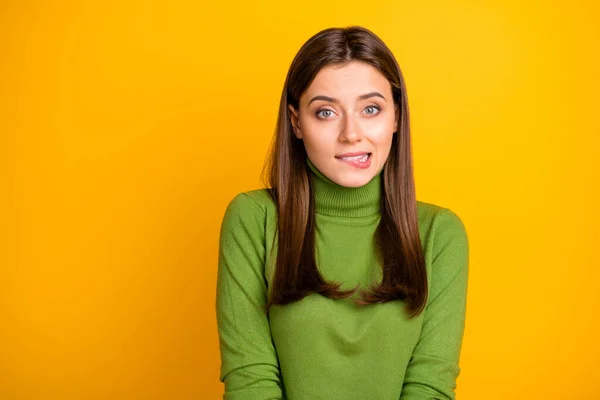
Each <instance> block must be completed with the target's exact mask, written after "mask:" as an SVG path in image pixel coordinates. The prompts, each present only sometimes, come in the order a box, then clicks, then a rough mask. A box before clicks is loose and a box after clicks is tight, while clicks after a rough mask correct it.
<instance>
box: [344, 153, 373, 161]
mask: <svg viewBox="0 0 600 400" xmlns="http://www.w3.org/2000/svg"><path fill="white" fill-rule="evenodd" d="M368 158H369V154H364V155H362V156H352V157H342V160H346V161H357V160H358V161H360V162H365V161H367V159H368Z"/></svg>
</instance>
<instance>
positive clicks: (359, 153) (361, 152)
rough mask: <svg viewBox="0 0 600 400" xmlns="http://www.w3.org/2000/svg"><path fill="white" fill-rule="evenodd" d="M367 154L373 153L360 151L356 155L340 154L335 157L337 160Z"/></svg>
mask: <svg viewBox="0 0 600 400" xmlns="http://www.w3.org/2000/svg"><path fill="white" fill-rule="evenodd" d="M365 154H371V152H369V151H359V152H356V153H344V154H338V155H337V156H335V158H342V157H355V156H362V155H365Z"/></svg>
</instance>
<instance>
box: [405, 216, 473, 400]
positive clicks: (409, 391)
mask: <svg viewBox="0 0 600 400" xmlns="http://www.w3.org/2000/svg"><path fill="white" fill-rule="evenodd" d="M434 218H435V220H434V222H433V228H432V234H433V245H432V248H431V251H432V258H431V259H432V266H431V277H430V279H431V282H430V292H429V297H428V301H427V306H426V308H425V310H424V316H423V326H422V330H421V335H420V337H419V341H418V342H417V345H416V346H415V348H414V350H413V355H412V357H411V359H410V361H409V363H408V367H407V370H406V375H405V378H404V384H403V388H402V394H401V396H400V399H401V400H432V399H440V400H454V399H455V398H456V394H455V392H454V389H455V388H456V378H457V377H458V375H459V373H460V368H459V365H458V362H459V356H460V350H461V346H462V339H463V332H464V327H465V314H466V297H467V279H468V268H469V243H468V239H467V233H466V230H465V227H464V225H463V223H462V221H461V219H460V218H459V217H458V216H457V215H456V214H455V213H454V212H452V211H451V210H449V209H444V210H442V211H440V212H439V213H438V214H437V215H436V216H435V217H434Z"/></svg>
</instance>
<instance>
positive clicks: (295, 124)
mask: <svg viewBox="0 0 600 400" xmlns="http://www.w3.org/2000/svg"><path fill="white" fill-rule="evenodd" d="M288 109H289V110H290V120H291V121H292V129H293V130H294V135H296V137H297V138H298V139H302V131H300V119H299V118H298V111H297V110H296V109H295V108H294V106H292V105H291V104H288Z"/></svg>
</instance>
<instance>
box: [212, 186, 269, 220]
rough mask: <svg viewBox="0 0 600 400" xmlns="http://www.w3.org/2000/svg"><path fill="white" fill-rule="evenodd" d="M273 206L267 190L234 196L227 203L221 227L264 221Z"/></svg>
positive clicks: (251, 191) (256, 190)
mask: <svg viewBox="0 0 600 400" xmlns="http://www.w3.org/2000/svg"><path fill="white" fill-rule="evenodd" d="M274 207H275V205H274V202H273V200H272V199H271V196H270V195H269V192H268V189H255V190H249V191H244V192H239V193H238V194H236V195H235V196H234V197H233V198H232V199H231V200H230V201H229V203H228V205H227V208H226V210H225V215H224V216H223V226H224V227H227V226H230V225H235V224H240V223H244V224H248V223H252V222H255V223H256V222H260V221H264V220H265V217H266V215H267V214H269V213H270V210H271V209H274Z"/></svg>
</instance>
